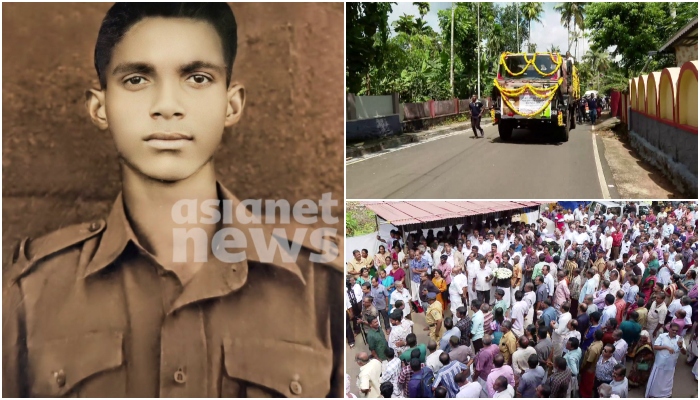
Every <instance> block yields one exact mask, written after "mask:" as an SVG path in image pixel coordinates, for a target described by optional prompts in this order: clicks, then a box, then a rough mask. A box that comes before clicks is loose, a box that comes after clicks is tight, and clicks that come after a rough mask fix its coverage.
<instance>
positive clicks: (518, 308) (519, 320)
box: [510, 290, 534, 338]
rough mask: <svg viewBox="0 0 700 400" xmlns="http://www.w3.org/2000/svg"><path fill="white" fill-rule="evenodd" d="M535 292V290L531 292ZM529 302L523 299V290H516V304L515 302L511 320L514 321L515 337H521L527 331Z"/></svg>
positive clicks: (512, 328)
mask: <svg viewBox="0 0 700 400" xmlns="http://www.w3.org/2000/svg"><path fill="white" fill-rule="evenodd" d="M530 293H534V292H530ZM529 308H530V307H529V306H528V303H527V302H526V301H525V300H523V292H522V291H520V290H516V292H515V304H513V309H512V310H511V314H510V317H511V320H512V321H513V326H512V327H511V330H512V331H513V334H514V335H515V337H518V338H519V337H521V336H522V335H523V334H524V333H525V316H526V315H527V312H528V309H529Z"/></svg>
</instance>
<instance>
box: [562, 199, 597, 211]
mask: <svg viewBox="0 0 700 400" xmlns="http://www.w3.org/2000/svg"><path fill="white" fill-rule="evenodd" d="M588 203H590V202H589V201H558V202H557V205H560V206H562V207H564V209H565V210H571V211H574V210H575V209H577V208H578V205H579V204H583V205H584V206H586V205H587V204H588Z"/></svg>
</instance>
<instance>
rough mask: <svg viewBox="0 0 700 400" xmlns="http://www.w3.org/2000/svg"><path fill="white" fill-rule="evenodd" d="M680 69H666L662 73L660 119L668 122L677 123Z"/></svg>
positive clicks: (659, 101)
mask: <svg viewBox="0 0 700 400" xmlns="http://www.w3.org/2000/svg"><path fill="white" fill-rule="evenodd" d="M680 71H681V69H680V68H676V67H674V68H666V69H664V70H663V71H661V78H660V80H659V97H658V104H659V118H661V119H663V120H666V121H668V122H675V121H676V83H677V82H678V75H679V74H680Z"/></svg>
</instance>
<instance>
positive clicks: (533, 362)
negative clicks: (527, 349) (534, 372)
mask: <svg viewBox="0 0 700 400" xmlns="http://www.w3.org/2000/svg"><path fill="white" fill-rule="evenodd" d="M538 365H540V360H539V357H537V354H530V357H528V358H527V366H528V367H530V368H532V369H535V368H537V366H538Z"/></svg>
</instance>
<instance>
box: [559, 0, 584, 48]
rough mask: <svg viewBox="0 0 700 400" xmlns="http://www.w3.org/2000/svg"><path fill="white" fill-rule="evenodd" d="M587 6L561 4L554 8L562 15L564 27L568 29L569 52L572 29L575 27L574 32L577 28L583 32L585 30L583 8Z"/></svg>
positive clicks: (573, 3) (582, 3) (578, 3)
mask: <svg viewBox="0 0 700 400" xmlns="http://www.w3.org/2000/svg"><path fill="white" fill-rule="evenodd" d="M585 4H586V3H585V2H567V3H559V4H558V5H556V6H554V10H555V11H558V12H559V13H560V14H561V23H562V25H564V26H565V27H566V34H567V38H569V42H568V44H569V48H568V49H567V50H570V49H571V43H572V42H571V38H570V36H571V28H572V27H573V28H574V30H575V29H576V27H577V26H578V27H579V28H580V29H581V30H583V28H584V20H583V14H584V12H583V7H584V6H585Z"/></svg>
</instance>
